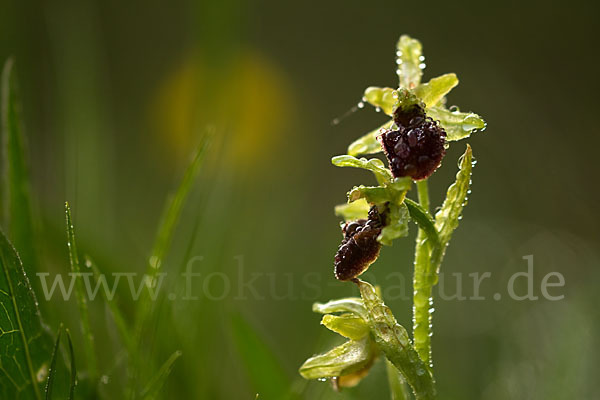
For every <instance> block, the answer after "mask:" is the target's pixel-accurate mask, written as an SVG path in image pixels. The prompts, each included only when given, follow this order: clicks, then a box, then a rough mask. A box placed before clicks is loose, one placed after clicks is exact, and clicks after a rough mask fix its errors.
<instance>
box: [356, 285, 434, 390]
mask: <svg viewBox="0 0 600 400" xmlns="http://www.w3.org/2000/svg"><path fill="white" fill-rule="evenodd" d="M355 282H356V284H357V285H358V288H359V290H360V294H361V296H362V299H363V302H364V306H365V308H366V309H367V312H368V316H369V319H368V321H369V326H370V327H371V334H372V335H373V337H374V339H375V342H376V343H377V346H378V347H379V349H380V350H381V351H382V352H383V353H384V354H385V356H386V357H387V359H388V360H390V362H392V364H394V366H395V367H396V368H398V370H399V371H400V372H401V373H402V375H403V376H404V378H405V379H406V382H407V383H408V384H409V385H410V386H411V388H412V390H413V393H414V395H415V398H416V399H417V400H430V399H434V398H435V394H436V391H435V383H434V380H433V376H432V375H431V372H430V370H429V369H428V368H427V366H426V365H425V363H423V361H422V360H421V358H419V355H418V354H417V352H416V351H415V349H414V348H413V346H412V344H411V342H410V338H409V336H408V333H407V332H406V329H404V328H403V327H402V326H401V325H399V324H398V322H397V321H396V318H394V315H393V314H392V311H391V310H390V309H389V308H388V307H387V306H386V305H385V304H384V303H383V300H381V298H380V297H379V296H378V295H377V292H376V291H375V288H374V287H373V286H371V285H370V284H369V283H367V282H364V281H361V280H359V279H356V280H355Z"/></svg>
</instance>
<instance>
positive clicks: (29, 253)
mask: <svg viewBox="0 0 600 400" xmlns="http://www.w3.org/2000/svg"><path fill="white" fill-rule="evenodd" d="M16 86H17V85H16V78H15V72H14V60H13V59H9V60H8V61H6V63H5V64H4V69H3V71H2V88H1V117H2V118H1V119H2V128H1V133H2V135H1V138H2V143H3V147H2V148H3V150H2V159H3V161H4V163H3V165H2V180H1V184H0V194H1V199H0V205H2V208H3V209H2V211H3V212H2V223H3V225H4V227H5V228H6V229H7V234H8V236H9V237H10V238H11V240H12V242H13V243H14V245H15V247H16V248H17V249H19V254H20V256H21V260H22V261H23V268H24V269H25V272H26V273H28V274H29V275H32V274H33V273H34V272H35V266H36V255H35V252H36V249H35V242H36V240H35V229H34V223H33V218H32V211H31V188H30V179H29V168H28V162H27V157H26V151H25V136H24V134H23V126H22V122H21V119H20V104H19V98H18V93H17V87H16Z"/></svg>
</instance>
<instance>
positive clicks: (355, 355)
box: [300, 337, 375, 379]
mask: <svg viewBox="0 0 600 400" xmlns="http://www.w3.org/2000/svg"><path fill="white" fill-rule="evenodd" d="M374 350H375V349H374V348H373V345H372V343H371V340H370V338H369V337H366V338H364V339H362V340H360V341H354V340H350V341H348V342H346V343H344V344H342V345H341V346H338V347H335V348H333V349H331V350H330V351H328V352H327V353H324V354H319V355H316V356H314V357H311V358H309V359H308V360H306V362H304V364H302V366H301V367H300V375H302V377H303V378H305V379H320V378H333V377H337V376H342V375H347V374H351V373H353V372H356V371H360V370H361V369H363V368H365V367H366V366H368V365H369V364H370V363H372V361H373V358H374V357H375V351H374Z"/></svg>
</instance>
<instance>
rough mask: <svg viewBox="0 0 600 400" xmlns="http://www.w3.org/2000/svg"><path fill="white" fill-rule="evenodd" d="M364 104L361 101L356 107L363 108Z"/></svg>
mask: <svg viewBox="0 0 600 400" xmlns="http://www.w3.org/2000/svg"><path fill="white" fill-rule="evenodd" d="M364 106H365V103H363V102H362V101H361V102H359V103H358V104H357V107H358V108H363V107H364Z"/></svg>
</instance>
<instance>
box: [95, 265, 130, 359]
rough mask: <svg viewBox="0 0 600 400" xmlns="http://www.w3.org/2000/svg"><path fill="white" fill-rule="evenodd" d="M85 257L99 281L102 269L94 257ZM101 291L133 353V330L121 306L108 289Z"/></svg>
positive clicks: (120, 333)
mask: <svg viewBox="0 0 600 400" xmlns="http://www.w3.org/2000/svg"><path fill="white" fill-rule="evenodd" d="M84 258H85V261H84V262H85V265H86V267H88V268H90V269H91V270H92V273H93V275H94V281H95V282H96V284H97V282H98V281H99V279H100V276H101V274H100V270H99V269H98V266H97V265H96V263H94V261H92V259H91V258H90V257H89V256H87V255H86V256H84ZM100 292H102V298H103V299H104V302H105V303H106V305H107V306H108V309H109V310H110V314H111V316H112V318H113V321H114V323H115V326H116V327H117V330H118V331H119V335H120V336H121V340H122V341H123V345H124V346H125V348H126V349H127V351H128V352H129V354H133V352H134V351H135V342H134V341H133V336H132V335H131V330H130V327H129V326H128V325H127V322H126V319H125V317H124V316H123V314H122V313H121V310H120V309H119V306H118V304H117V302H116V301H115V300H114V298H113V299H109V298H108V296H107V294H106V291H104V290H100Z"/></svg>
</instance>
